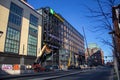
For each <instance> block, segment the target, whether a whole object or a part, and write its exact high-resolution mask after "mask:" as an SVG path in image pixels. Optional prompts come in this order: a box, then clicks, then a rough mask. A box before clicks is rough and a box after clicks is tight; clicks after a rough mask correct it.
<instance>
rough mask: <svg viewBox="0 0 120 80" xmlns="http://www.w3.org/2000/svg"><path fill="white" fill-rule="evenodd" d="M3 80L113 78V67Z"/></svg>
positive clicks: (94, 79)
mask: <svg viewBox="0 0 120 80" xmlns="http://www.w3.org/2000/svg"><path fill="white" fill-rule="evenodd" d="M3 80H113V69H111V68H102V69H91V70H82V71H81V70H71V71H60V72H59V71H58V72H48V73H40V74H35V75H28V76H21V77H16V78H11V79H3Z"/></svg>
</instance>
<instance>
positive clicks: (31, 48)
mask: <svg viewBox="0 0 120 80" xmlns="http://www.w3.org/2000/svg"><path fill="white" fill-rule="evenodd" d="M36 51H37V38H36V37H34V36H31V35H29V38H28V55H32V56H36V53H37V52H36Z"/></svg>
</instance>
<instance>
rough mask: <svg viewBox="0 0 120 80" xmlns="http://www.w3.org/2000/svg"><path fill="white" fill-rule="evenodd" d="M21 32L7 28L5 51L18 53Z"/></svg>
mask: <svg viewBox="0 0 120 80" xmlns="http://www.w3.org/2000/svg"><path fill="white" fill-rule="evenodd" d="M19 37H20V32H19V31H17V30H14V29H12V28H8V30H7V39H6V44H5V52H13V53H18V51H19V48H18V47H19Z"/></svg>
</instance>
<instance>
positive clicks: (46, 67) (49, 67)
mask: <svg viewBox="0 0 120 80" xmlns="http://www.w3.org/2000/svg"><path fill="white" fill-rule="evenodd" d="M45 71H53V66H52V65H47V66H45Z"/></svg>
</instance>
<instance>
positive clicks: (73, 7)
mask: <svg viewBox="0 0 120 80" xmlns="http://www.w3.org/2000/svg"><path fill="white" fill-rule="evenodd" d="M27 1H28V3H29V4H30V5H31V6H33V7H34V8H35V9H38V8H41V7H47V6H48V7H51V8H52V9H53V10H54V11H55V12H56V13H59V14H61V15H62V16H63V17H64V18H65V19H66V20H67V21H68V22H69V23H70V24H71V25H72V26H73V27H74V28H75V29H76V30H78V32H80V33H81V34H82V35H83V30H82V27H84V30H85V34H86V39H87V43H96V44H98V46H99V47H100V48H101V49H102V50H103V51H104V56H112V51H111V48H110V47H109V46H106V45H104V44H102V43H101V42H100V40H99V39H98V37H99V36H100V34H99V33H95V32H91V31H90V29H91V26H93V25H98V24H97V23H94V21H92V19H90V18H88V17H87V15H90V12H89V11H88V10H87V8H86V7H85V6H86V5H88V6H89V7H91V8H94V7H96V6H97V4H96V2H95V1H94V0H87V1H86V0H27ZM104 37H107V35H106V36H105V35H104ZM105 60H108V61H109V60H112V58H109V57H108V58H105Z"/></svg>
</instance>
